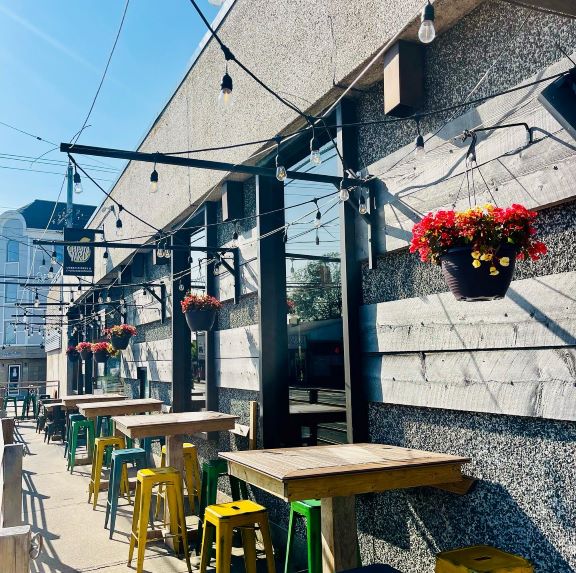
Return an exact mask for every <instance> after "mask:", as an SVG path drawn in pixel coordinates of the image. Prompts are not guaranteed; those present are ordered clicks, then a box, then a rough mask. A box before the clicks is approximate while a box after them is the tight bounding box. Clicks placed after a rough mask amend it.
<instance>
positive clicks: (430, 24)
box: [418, 0, 436, 44]
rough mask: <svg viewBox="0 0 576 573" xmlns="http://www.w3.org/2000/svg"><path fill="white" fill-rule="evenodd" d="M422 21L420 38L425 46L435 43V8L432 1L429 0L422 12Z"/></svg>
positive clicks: (419, 32)
mask: <svg viewBox="0 0 576 573" xmlns="http://www.w3.org/2000/svg"><path fill="white" fill-rule="evenodd" d="M421 21H422V23H421V24H420V29H419V30H418V38H419V39H420V41H421V42H422V43H423V44H429V43H430V42H432V41H434V38H435V37H436V29H435V28H434V6H432V4H431V3H430V0H428V4H426V6H424V9H423V10H422V16H421Z"/></svg>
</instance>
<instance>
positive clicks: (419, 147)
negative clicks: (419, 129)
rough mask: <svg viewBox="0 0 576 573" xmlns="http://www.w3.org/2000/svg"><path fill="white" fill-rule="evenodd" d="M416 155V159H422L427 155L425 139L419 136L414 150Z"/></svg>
mask: <svg viewBox="0 0 576 573" xmlns="http://www.w3.org/2000/svg"><path fill="white" fill-rule="evenodd" d="M414 155H415V156H416V159H422V158H423V157H424V156H425V155H426V150H425V149H424V138H423V137H422V136H421V135H420V134H418V137H416V149H415V150H414Z"/></svg>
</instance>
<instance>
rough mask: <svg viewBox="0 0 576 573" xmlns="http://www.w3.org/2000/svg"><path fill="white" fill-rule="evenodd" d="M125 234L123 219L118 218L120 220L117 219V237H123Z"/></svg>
mask: <svg viewBox="0 0 576 573" xmlns="http://www.w3.org/2000/svg"><path fill="white" fill-rule="evenodd" d="M122 233H123V230H122V219H120V217H118V219H116V236H117V237H121V236H122Z"/></svg>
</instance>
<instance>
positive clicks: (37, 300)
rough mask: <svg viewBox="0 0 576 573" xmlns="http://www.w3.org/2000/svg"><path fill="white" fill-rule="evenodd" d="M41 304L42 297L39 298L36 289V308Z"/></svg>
mask: <svg viewBox="0 0 576 573" xmlns="http://www.w3.org/2000/svg"><path fill="white" fill-rule="evenodd" d="M39 306H40V299H39V298H38V291H36V296H35V297H34V308H38V307H39Z"/></svg>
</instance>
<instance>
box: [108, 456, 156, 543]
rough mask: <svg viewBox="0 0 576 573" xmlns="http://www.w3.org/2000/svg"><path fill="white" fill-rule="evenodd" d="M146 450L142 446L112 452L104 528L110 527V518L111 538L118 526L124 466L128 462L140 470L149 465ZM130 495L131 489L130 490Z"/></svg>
mask: <svg viewBox="0 0 576 573" xmlns="http://www.w3.org/2000/svg"><path fill="white" fill-rule="evenodd" d="M146 460H147V455H146V451H145V450H143V449H142V448H126V449H123V450H114V451H113V452H112V461H111V464H110V481H109V482H108V501H107V503H106V518H105V520H104V528H107V527H108V519H110V539H112V535H113V534H114V528H115V526H116V513H117V511H118V498H119V497H120V484H121V481H122V468H123V467H125V466H126V464H134V465H135V466H136V468H137V469H138V470H143V469H146V467H147V463H146ZM128 495H130V490H128Z"/></svg>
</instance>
